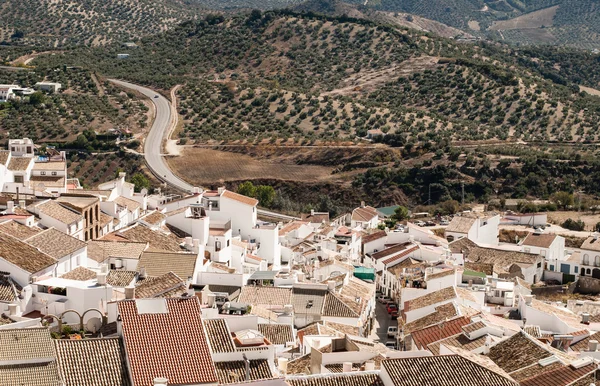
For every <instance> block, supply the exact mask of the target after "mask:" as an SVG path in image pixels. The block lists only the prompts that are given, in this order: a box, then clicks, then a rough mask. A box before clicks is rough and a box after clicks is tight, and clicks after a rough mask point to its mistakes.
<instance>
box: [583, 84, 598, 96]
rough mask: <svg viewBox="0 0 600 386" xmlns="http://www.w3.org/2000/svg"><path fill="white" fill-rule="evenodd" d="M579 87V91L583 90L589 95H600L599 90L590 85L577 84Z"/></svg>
mask: <svg viewBox="0 0 600 386" xmlns="http://www.w3.org/2000/svg"><path fill="white" fill-rule="evenodd" d="M579 89H580V90H581V91H585V92H587V93H588V94H590V95H596V96H600V90H597V89H595V88H591V87H585V86H579Z"/></svg>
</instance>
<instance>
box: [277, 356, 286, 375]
mask: <svg viewBox="0 0 600 386" xmlns="http://www.w3.org/2000/svg"><path fill="white" fill-rule="evenodd" d="M287 366H288V359H287V358H278V359H277V368H278V369H279V372H280V373H282V374H283V375H286V374H287Z"/></svg>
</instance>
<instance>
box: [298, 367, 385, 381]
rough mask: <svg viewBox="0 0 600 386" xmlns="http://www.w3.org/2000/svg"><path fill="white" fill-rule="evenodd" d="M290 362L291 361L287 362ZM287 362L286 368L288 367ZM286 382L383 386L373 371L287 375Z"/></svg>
mask: <svg viewBox="0 0 600 386" xmlns="http://www.w3.org/2000/svg"><path fill="white" fill-rule="evenodd" d="M289 363H291V362H289ZM289 363H288V368H289ZM286 382H287V383H288V384H289V385H290V386H348V385H353V386H383V385H384V383H383V381H382V380H381V379H380V378H379V375H378V374H373V373H342V374H322V375H313V376H309V377H300V378H297V377H289V378H287V379H286Z"/></svg>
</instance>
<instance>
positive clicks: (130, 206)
mask: <svg viewBox="0 0 600 386" xmlns="http://www.w3.org/2000/svg"><path fill="white" fill-rule="evenodd" d="M113 201H114V202H115V203H116V204H117V205H119V206H122V207H124V208H127V210H128V211H130V212H134V211H135V210H136V209H139V208H140V207H141V205H140V203H139V202H137V201H135V200H132V199H130V198H127V197H123V196H119V197H117V198H115V199H114V200H113Z"/></svg>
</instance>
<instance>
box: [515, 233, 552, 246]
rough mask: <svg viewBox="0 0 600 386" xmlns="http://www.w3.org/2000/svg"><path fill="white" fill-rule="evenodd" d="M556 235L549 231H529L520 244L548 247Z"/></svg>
mask: <svg viewBox="0 0 600 386" xmlns="http://www.w3.org/2000/svg"><path fill="white" fill-rule="evenodd" d="M557 237H558V236H557V235H555V234H551V233H542V234H535V233H530V234H528V235H527V237H525V240H523V243H522V244H521V245H525V246H531V247H538V248H550V246H551V245H552V243H553V242H554V240H556V238H557Z"/></svg>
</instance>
